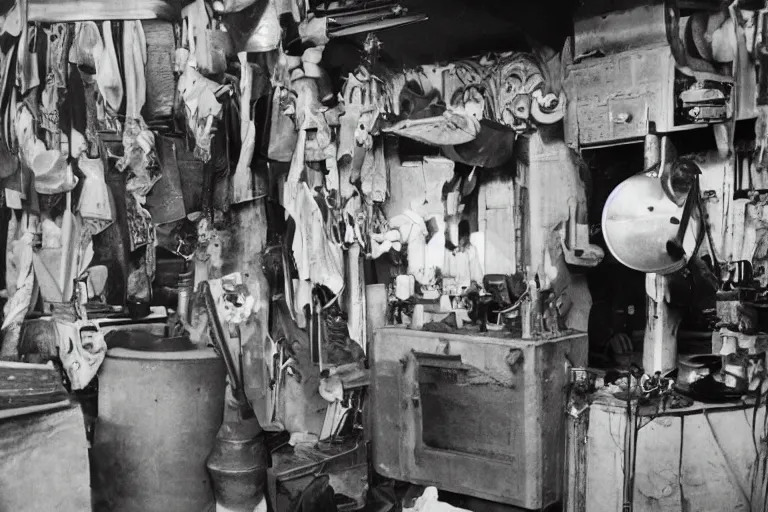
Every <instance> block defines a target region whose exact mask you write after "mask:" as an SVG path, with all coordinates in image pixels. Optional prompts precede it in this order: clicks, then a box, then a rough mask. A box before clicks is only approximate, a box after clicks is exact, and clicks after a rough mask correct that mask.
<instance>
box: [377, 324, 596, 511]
mask: <svg viewBox="0 0 768 512" xmlns="http://www.w3.org/2000/svg"><path fill="white" fill-rule="evenodd" d="M586 360H587V335H586V334H585V333H574V334H571V335H567V336H562V337H559V338H552V339H545V340H528V339H519V338H511V337H502V336H491V335H482V334H478V333H475V334H468V335H460V334H443V333H431V332H422V331H414V330H409V329H402V328H395V327H385V328H382V329H379V330H377V331H376V335H375V340H374V342H373V347H372V350H371V388H370V392H371V414H372V422H371V423H372V426H373V440H372V443H373V464H374V467H375V469H376V471H377V472H378V473H380V474H382V475H384V476H386V477H389V478H394V479H397V480H404V481H408V482H413V483H417V484H423V485H434V486H436V487H438V488H439V489H443V490H447V491H452V492H457V493H461V494H466V495H469V496H473V497H476V498H482V499H485V500H490V501H495V502H500V503H506V504H510V505H514V506H518V507H523V508H526V509H540V508H543V507H545V506H548V505H551V504H553V503H555V502H557V501H558V500H559V499H560V497H561V485H560V484H561V482H562V473H563V450H564V432H563V428H564V427H563V423H564V422H563V418H564V414H565V401H566V393H567V384H568V382H569V371H568V368H569V366H570V365H571V364H574V365H583V364H585V363H586Z"/></svg>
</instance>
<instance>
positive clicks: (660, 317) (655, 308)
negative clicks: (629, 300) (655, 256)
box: [643, 134, 681, 375]
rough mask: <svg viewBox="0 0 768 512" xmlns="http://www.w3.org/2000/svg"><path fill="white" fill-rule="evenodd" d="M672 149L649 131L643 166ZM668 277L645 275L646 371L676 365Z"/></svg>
mask: <svg viewBox="0 0 768 512" xmlns="http://www.w3.org/2000/svg"><path fill="white" fill-rule="evenodd" d="M671 152H672V148H671V146H670V142H669V140H668V139H667V137H664V138H662V139H660V138H659V136H658V135H654V134H649V135H646V137H645V152H644V157H645V162H644V165H645V168H646V169H649V168H650V167H652V166H654V165H656V164H657V163H660V164H661V166H662V167H663V166H664V163H665V161H666V160H667V159H668V158H669V157H668V155H670V154H671ZM668 281H669V280H668V278H667V277H666V276H662V275H657V274H647V275H646V280H645V291H646V294H647V295H648V297H647V298H646V305H647V307H646V313H647V316H646V322H645V337H644V341H643V369H644V370H645V372H646V373H648V374H651V375H652V374H653V373H654V372H656V371H661V372H664V371H667V370H671V369H672V368H674V367H675V366H677V327H678V326H679V325H680V320H681V319H680V315H679V313H677V312H675V311H673V310H671V309H670V307H669V304H668V303H667V300H666V297H667V294H668V289H669V288H668V287H669V283H668Z"/></svg>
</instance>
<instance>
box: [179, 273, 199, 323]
mask: <svg viewBox="0 0 768 512" xmlns="http://www.w3.org/2000/svg"><path fill="white" fill-rule="evenodd" d="M194 284H195V270H194V269H192V270H190V271H189V272H184V273H183V274H179V281H178V284H177V285H176V287H177V290H178V298H177V302H176V314H177V315H178V316H179V318H182V319H183V320H185V321H188V320H189V299H190V297H191V296H192V288H193V287H194Z"/></svg>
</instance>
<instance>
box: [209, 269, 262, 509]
mask: <svg viewBox="0 0 768 512" xmlns="http://www.w3.org/2000/svg"><path fill="white" fill-rule="evenodd" d="M198 291H199V292H200V294H201V295H202V297H203V300H204V301H205V309H206V312H207V314H208V321H209V322H210V326H211V338H212V339H213V344H214V346H215V348H216V350H217V351H218V352H219V354H220V355H221V357H222V359H223V360H224V365H225V366H226V368H227V374H228V375H229V382H230V385H231V387H232V395H233V397H234V398H235V400H236V402H237V404H236V405H235V406H232V405H229V406H228V407H227V409H225V411H224V422H223V423H222V425H221V428H220V429H219V432H218V434H217V435H216V441H215V442H214V445H213V449H212V450H211V453H210V455H208V459H207V460H206V467H207V468H208V472H209V473H210V475H211V479H212V480H213V490H214V494H215V496H216V503H217V505H220V506H222V507H224V508H226V509H227V510H231V511H240V510H242V511H243V512H245V511H248V512H251V511H253V509H254V508H255V507H256V505H257V504H258V503H259V501H260V500H261V498H262V495H263V493H264V489H265V486H266V480H267V468H268V467H269V454H268V453H267V447H266V445H265V444H264V432H263V431H262V429H261V425H260V424H259V420H258V418H256V414H255V413H254V412H253V408H251V405H250V403H249V402H248V399H247V398H246V396H245V389H244V387H243V384H242V382H241V381H240V379H239V378H238V374H237V371H236V368H235V362H234V360H233V358H232V354H231V353H230V352H229V348H228V347H227V343H226V339H225V338H224V331H223V330H222V328H221V322H220V321H219V317H218V314H217V312H216V305H215V303H214V300H213V295H211V287H210V285H209V284H208V282H206V281H203V282H202V283H200V286H199V288H198Z"/></svg>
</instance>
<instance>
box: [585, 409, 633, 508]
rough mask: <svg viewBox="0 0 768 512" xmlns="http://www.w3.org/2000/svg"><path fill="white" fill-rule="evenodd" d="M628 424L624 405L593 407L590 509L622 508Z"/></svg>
mask: <svg viewBox="0 0 768 512" xmlns="http://www.w3.org/2000/svg"><path fill="white" fill-rule="evenodd" d="M626 424H627V418H626V411H625V410H624V409H622V408H621V407H613V406H610V405H602V404H593V405H592V407H590V411H589V430H588V434H587V475H586V492H587V496H586V500H585V501H586V510H588V511H589V512H616V511H617V510H621V504H622V501H621V488H622V486H623V483H622V482H623V478H624V429H625V427H626Z"/></svg>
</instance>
